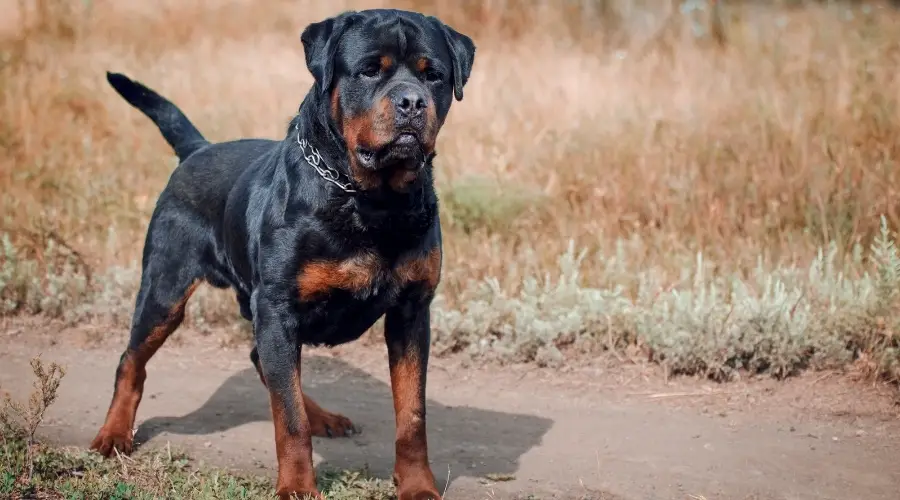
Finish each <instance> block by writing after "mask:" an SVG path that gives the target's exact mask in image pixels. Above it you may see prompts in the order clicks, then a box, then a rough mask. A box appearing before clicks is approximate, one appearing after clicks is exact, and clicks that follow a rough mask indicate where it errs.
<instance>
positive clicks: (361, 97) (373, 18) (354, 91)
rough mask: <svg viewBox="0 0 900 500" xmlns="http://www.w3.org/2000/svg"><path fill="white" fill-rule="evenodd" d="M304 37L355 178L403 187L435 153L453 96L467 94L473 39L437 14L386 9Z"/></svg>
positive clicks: (347, 17)
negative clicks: (432, 15)
mask: <svg viewBox="0 0 900 500" xmlns="http://www.w3.org/2000/svg"><path fill="white" fill-rule="evenodd" d="M301 40H302V42H303V47H304V50H305V52H306V64H307V67H308V68H309V71H310V72H311V73H312V75H313V76H314V77H315V80H316V84H315V85H316V88H315V91H318V92H321V93H322V94H323V96H324V97H325V98H327V102H329V103H330V107H329V112H330V117H329V119H331V120H333V121H334V124H335V126H336V128H337V130H338V131H339V132H340V133H341V135H342V136H343V139H344V141H345V142H346V145H347V154H348V157H349V158H348V159H349V163H350V173H351V175H352V176H353V178H354V181H355V182H356V183H357V184H358V185H359V186H360V187H362V188H363V189H368V188H374V187H378V186H380V185H381V184H383V183H384V182H385V181H387V182H388V183H389V184H390V186H391V187H392V188H394V189H395V190H401V191H402V190H403V188H404V187H405V186H407V185H409V184H410V183H411V182H413V181H414V180H415V179H416V178H417V177H418V174H419V170H420V169H421V168H422V166H423V165H424V163H425V161H426V159H428V158H429V157H430V156H431V155H433V154H434V148H435V142H436V140H437V135H438V132H439V131H440V129H441V126H442V125H443V123H444V119H445V118H446V117H447V113H448V112H449V110H450V104H451V102H452V101H453V97H454V96H455V97H456V99H457V100H461V99H462V97H463V87H464V86H465V84H466V81H467V80H468V79H469V74H470V72H471V70H472V64H473V62H474V58H475V45H474V44H473V43H472V40H471V39H470V38H469V37H468V36H466V35H463V34H461V33H459V32H457V31H455V30H454V29H453V28H450V27H449V26H447V25H445V24H444V23H442V22H441V21H439V20H438V19H437V18H434V17H426V16H424V15H422V14H418V13H414V12H406V11H400V10H388V9H377V10H366V11H361V12H346V13H343V14H341V15H339V16H336V17H333V18H329V19H326V20H324V21H321V22H318V23H313V24H311V25H309V26H308V27H307V28H306V29H305V30H304V31H303V35H302V36H301Z"/></svg>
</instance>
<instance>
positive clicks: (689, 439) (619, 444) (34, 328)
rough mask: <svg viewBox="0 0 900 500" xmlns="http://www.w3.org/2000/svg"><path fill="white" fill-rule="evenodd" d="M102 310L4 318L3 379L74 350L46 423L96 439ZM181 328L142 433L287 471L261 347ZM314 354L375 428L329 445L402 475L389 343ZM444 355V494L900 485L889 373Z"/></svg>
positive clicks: (109, 366)
mask: <svg viewBox="0 0 900 500" xmlns="http://www.w3.org/2000/svg"><path fill="white" fill-rule="evenodd" d="M93 328H94V327H90V326H79V327H73V328H63V327H61V326H60V325H57V324H48V323H46V322H41V321H35V320H13V321H9V320H7V321H5V322H0V345H2V346H3V347H2V348H0V386H2V388H3V389H4V390H6V391H9V392H10V393H12V395H13V396H15V397H25V396H26V395H27V394H28V392H30V385H31V381H32V379H31V376H30V373H31V371H30V367H29V365H28V361H29V359H30V358H31V357H33V356H35V355H38V354H41V355H42V357H43V359H44V360H45V361H51V360H52V361H56V362H59V363H61V364H63V365H65V366H66V367H67V370H68V373H67V375H66V377H65V379H64V380H63V382H62V386H61V388H60V398H59V400H58V402H57V403H56V404H55V406H54V407H53V408H51V411H50V412H49V415H48V418H47V420H46V421H45V425H44V427H43V432H44V435H45V437H47V438H50V439H53V440H55V441H57V442H59V443H60V444H66V445H75V446H87V444H88V443H89V442H90V440H91V438H92V437H93V436H94V433H95V432H96V431H97V429H98V428H99V426H100V424H101V423H102V420H103V416H104V413H105V411H106V407H107V405H108V403H109V398H110V396H111V390H112V381H113V373H114V370H115V365H116V363H117V361H118V358H119V354H120V352H121V349H122V347H123V345H124V337H123V336H121V335H111V336H106V337H111V338H109V339H107V340H97V337H98V336H97V334H96V331H95V330H94V329H93ZM176 336H177V339H173V340H174V341H170V343H169V344H167V345H166V347H165V348H164V349H163V350H162V351H160V353H159V354H158V355H157V357H155V358H154V359H153V361H152V362H151V363H150V366H149V369H148V371H149V376H148V380H147V384H146V392H145V397H144V401H143V402H142V404H141V407H140V410H139V412H138V425H137V427H138V434H137V439H138V441H139V442H143V443H145V448H153V447H158V446H166V445H167V444H171V446H173V447H175V448H178V449H182V450H184V451H187V452H188V453H190V454H191V455H193V456H195V457H197V458H199V459H202V460H203V461H205V462H208V463H211V464H214V465H217V466H223V467H228V468H234V469H240V470H247V471H252V472H262V473H265V474H269V475H270V476H273V477H274V468H275V455H274V441H273V434H272V429H271V422H270V417H269V408H268V397H267V395H266V393H265V390H264V388H263V387H262V385H261V384H260V382H259V380H258V378H257V377H256V374H255V372H254V370H253V368H252V366H251V365H250V362H249V359H248V356H247V352H248V349H247V348H245V347H240V348H223V347H222V346H221V345H220V344H219V343H218V342H217V341H216V340H215V339H212V338H209V337H207V338H200V335H199V334H196V333H195V332H191V331H190V330H184V331H180V332H179V333H178V334H176ZM85 339H92V340H91V341H90V342H86V341H85ZM304 358H305V361H304V363H305V364H304V367H303V383H304V387H305V388H306V390H308V392H309V393H310V394H311V395H312V396H313V397H314V398H316V399H317V400H318V401H319V402H320V403H321V404H322V405H323V406H325V407H326V408H328V409H331V410H333V411H336V412H339V413H343V414H345V415H347V416H348V417H350V418H351V419H352V420H353V421H354V423H356V424H357V425H358V426H359V427H361V428H362V433H361V434H359V435H357V436H355V437H353V438H348V439H318V438H316V439H315V441H314V448H315V453H316V461H317V463H319V465H320V467H321V466H324V467H328V468H362V467H368V468H369V470H370V471H371V472H372V473H374V474H375V475H378V476H382V477H389V474H390V470H391V468H392V465H393V444H392V440H393V434H394V429H393V410H392V406H391V398H390V388H389V385H388V379H387V363H386V356H385V355H384V353H383V350H381V349H377V348H374V347H372V346H364V345H361V344H356V345H351V346H345V347H341V348H338V349H333V350H323V349H317V350H308V351H306V352H305V353H304ZM431 366H432V368H431V370H430V372H429V381H428V424H429V442H430V453H431V458H432V465H433V468H434V471H435V474H436V475H437V476H439V477H441V480H440V481H441V482H442V483H444V482H446V478H447V477H449V485H447V494H446V498H447V499H448V500H453V499H507V498H508V499H513V498H525V497H527V496H528V495H534V496H535V497H537V498H591V499H600V498H603V499H628V500H630V499H687V498H697V499H699V498H706V499H749V498H754V499H785V500H787V499H850V498H853V499H860V500H863V499H873V500H874V499H885V500H888V499H889V500H896V499H898V498H900V460H898V459H897V456H898V455H897V453H898V450H900V406H898V396H897V392H896V389H894V388H889V387H884V386H879V385H872V384H865V383H862V382H855V381H853V380H851V379H850V378H849V377H848V376H846V375H844V374H837V373H815V374H809V375H804V376H801V377H798V378H794V379H790V380H788V381H784V382H778V381H773V380H751V381H741V382H734V383H730V384H725V385H719V384H713V383H709V382H706V381H701V380H694V379H676V380H669V381H666V380H664V379H662V378H661V377H660V376H659V374H658V372H657V371H656V370H655V369H652V368H647V367H641V366H637V365H628V364H622V363H619V362H616V363H610V362H609V361H608V360H597V361H596V362H591V363H585V364H583V365H582V366H580V367H578V368H572V369H568V370H565V371H560V370H550V369H539V368H535V367H533V366H507V367H499V366H484V367H482V366H477V363H467V362H465V361H463V360H459V359H440V360H434V361H433V362H432V365H431ZM139 452H140V451H139ZM488 478H493V479H494V480H491V479H488ZM498 478H502V479H506V480H502V481H497V480H496V479H498Z"/></svg>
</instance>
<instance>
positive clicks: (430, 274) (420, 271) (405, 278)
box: [396, 247, 442, 289]
mask: <svg viewBox="0 0 900 500" xmlns="http://www.w3.org/2000/svg"><path fill="white" fill-rule="evenodd" d="M441 257H442V255H441V249H440V248H439V247H435V248H433V249H432V250H431V251H430V252H428V254H427V255H425V256H424V257H420V258H418V259H413V260H409V261H406V262H404V263H403V264H401V265H400V266H399V267H398V268H397V271H396V273H397V279H398V280H399V281H400V283H402V284H409V283H417V282H424V283H425V284H426V285H428V287H430V288H431V289H435V288H437V286H438V283H440V281H441ZM401 286H402V285H401Z"/></svg>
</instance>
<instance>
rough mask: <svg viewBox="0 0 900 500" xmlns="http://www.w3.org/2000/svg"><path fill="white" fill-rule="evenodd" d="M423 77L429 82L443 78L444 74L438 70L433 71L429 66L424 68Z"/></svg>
mask: <svg viewBox="0 0 900 500" xmlns="http://www.w3.org/2000/svg"><path fill="white" fill-rule="evenodd" d="M425 79H426V80H428V81H429V82H439V81H441V80H443V79H444V75H442V74H440V72H438V71H435V70H433V69H431V68H429V69H427V70H425Z"/></svg>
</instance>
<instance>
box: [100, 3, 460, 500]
mask: <svg viewBox="0 0 900 500" xmlns="http://www.w3.org/2000/svg"><path fill="white" fill-rule="evenodd" d="M300 38H301V42H302V44H303V48H304V50H305V54H306V65H307V67H308V69H309V71H310V72H311V73H312V75H313V77H314V78H315V83H314V85H313V86H312V88H311V89H310V90H309V91H308V93H307V94H306V96H305V98H304V99H303V101H302V104H301V106H300V110H299V112H298V113H297V115H296V116H295V117H294V118H293V119H292V120H291V122H290V124H289V126H288V129H287V132H286V134H285V137H284V139H283V140H280V141H275V140H265V139H244V140H237V141H229V142H223V143H216V144H212V143H210V142H209V141H207V140H206V139H204V137H203V135H201V133H200V132H199V131H198V130H197V129H196V127H194V125H193V124H192V123H191V122H190V121H189V120H188V118H187V117H186V116H185V115H184V114H183V113H182V112H181V111H180V110H179V109H178V108H177V107H176V106H175V105H174V104H173V103H171V102H169V101H168V100H167V99H165V98H164V97H162V96H160V95H159V94H157V93H156V92H154V91H153V90H150V89H149V88H147V87H145V86H143V85H141V84H140V83H137V82H135V81H132V80H130V79H129V78H127V77H125V76H123V75H121V74H116V73H109V74H107V78H108V80H109V83H110V84H111V85H112V86H113V88H115V90H116V91H118V93H119V94H121V95H122V97H124V98H125V99H126V100H127V101H128V102H129V103H131V104H132V105H133V106H135V107H136V108H138V109H139V110H141V111H142V112H143V113H145V114H146V115H147V116H148V117H150V118H151V119H152V120H153V121H154V122H155V123H156V125H157V126H158V127H159V129H160V131H161V132H162V135H163V136H164V137H165V138H166V140H167V141H168V142H169V144H170V145H171V146H172V148H173V149H174V150H175V153H176V154H177V155H178V157H179V159H180V163H179V165H178V167H177V168H176V169H175V171H174V172H173V173H172V176H171V178H170V180H169V183H168V185H167V186H166V188H165V190H164V191H163V192H162V193H161V195H160V197H159V201H158V203H157V206H156V209H155V210H154V213H153V217H152V219H151V221H150V226H149V228H148V231H147V237H146V240H145V243H144V255H143V265H142V277H141V285H140V289H139V291H138V296H137V301H136V304H135V310H134V318H133V322H132V328H131V337H130V340H129V343H128V347H127V349H126V350H125V352H124V353H123V354H122V358H121V361H120V363H119V367H118V369H117V370H116V378H115V384H114V392H113V397H112V402H111V404H110V407H109V411H108V413H107V416H106V422H105V423H104V424H103V427H102V428H101V429H100V432H99V433H98V434H97V437H96V438H95V439H94V442H93V444H92V448H93V449H95V450H98V451H99V452H100V453H102V454H104V455H110V454H113V453H114V450H118V451H119V452H121V453H129V452H130V451H131V450H132V427H133V425H134V421H135V415H136V413H137V410H138V405H139V404H140V401H141V396H142V392H143V387H144V381H145V379H146V377H147V368H146V365H147V363H148V361H150V358H151V357H152V356H153V355H154V354H155V353H156V352H157V351H158V350H159V349H160V348H161V347H162V345H163V343H164V342H165V340H166V338H167V337H168V336H169V335H171V334H172V332H173V331H175V329H176V328H178V325H179V324H180V323H181V321H182V319H183V318H184V310H185V306H186V304H187V301H188V299H189V298H190V296H191V293H192V292H193V291H194V290H195V288H196V287H197V286H198V285H200V284H201V283H207V284H209V285H212V286H214V287H219V288H232V289H233V290H234V291H235V293H236V295H237V301H238V305H239V307H240V311H241V315H242V316H243V317H244V318H245V319H247V320H248V321H251V322H252V323H253V329H254V337H255V346H254V348H253V349H252V352H251V353H250V359H251V361H252V363H253V364H254V366H256V369H257V371H258V372H259V376H260V380H261V381H262V383H263V385H264V386H265V388H266V389H267V390H268V391H269V394H270V401H271V406H272V420H273V423H274V427H275V429H274V435H275V449H276V453H277V456H278V482H277V485H276V490H277V493H278V494H279V495H280V496H281V497H283V498H288V497H289V496H290V495H291V494H298V495H299V496H300V497H301V498H302V497H303V495H304V494H308V495H312V496H313V497H319V496H320V494H319V492H318V490H317V488H316V478H315V471H314V469H313V462H312V440H311V436H323V437H339V436H346V435H349V434H351V433H353V432H354V430H355V427H354V426H353V424H352V423H351V422H350V420H348V419H347V418H346V417H344V416H342V415H337V414H334V413H331V412H329V411H327V410H325V409H323V408H322V407H320V406H319V405H318V404H316V403H315V402H314V401H313V400H311V399H310V398H309V397H308V396H306V395H305V394H303V391H302V389H301V379H302V370H301V366H300V352H301V349H302V347H303V346H304V345H338V344H342V343H345V342H349V341H352V340H355V339H357V338H359V337H360V336H361V335H362V334H363V333H364V332H365V331H366V330H367V329H368V328H369V327H370V326H372V324H373V323H374V322H375V321H376V320H378V319H379V318H380V317H382V316H384V318H385V323H384V325H385V342H386V344H387V349H388V358H389V363H390V376H391V385H392V389H393V400H394V401H393V402H394V410H395V418H396V437H395V439H396V442H395V444H396V463H395V468H394V480H395V482H396V484H397V488H398V494H399V497H400V498H401V499H402V500H422V499H430V498H433V499H439V498H440V494H439V493H438V491H437V488H436V485H435V480H434V475H433V474H432V471H431V468H430V465H429V462H428V445H427V437H426V425H425V378H426V377H425V374H426V371H427V365H428V352H429V342H430V319H429V308H430V305H431V301H432V299H433V297H434V294H435V288H436V287H437V285H438V282H439V281H440V275H441V261H442V253H441V229H440V224H439V221H438V204H437V197H436V195H435V191H434V186H433V174H432V161H433V159H434V157H435V145H436V142H437V136H438V133H439V131H440V130H441V127H442V125H443V124H444V120H445V118H446V117H447V113H448V112H449V110H450V105H451V103H452V102H453V100H454V98H455V99H456V100H461V99H462V97H463V87H464V86H465V84H466V81H467V80H468V78H469V74H470V72H471V69H472V65H473V62H474V57H475V46H474V44H473V43H472V40H471V39H470V38H469V37H467V36H465V35H463V34H461V33H459V32H457V31H455V30H454V29H452V28H450V27H449V26H447V25H445V24H443V23H442V22H441V21H439V20H438V19H436V18H434V17H426V16H423V15H421V14H417V13H412V12H405V11H398V10H368V11H361V12H346V13H343V14H341V15H338V16H336V17H333V18H330V19H326V20H324V21H321V22H318V23H314V24H311V25H309V26H308V27H306V29H305V30H304V31H303V33H302V35H301V37H300Z"/></svg>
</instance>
